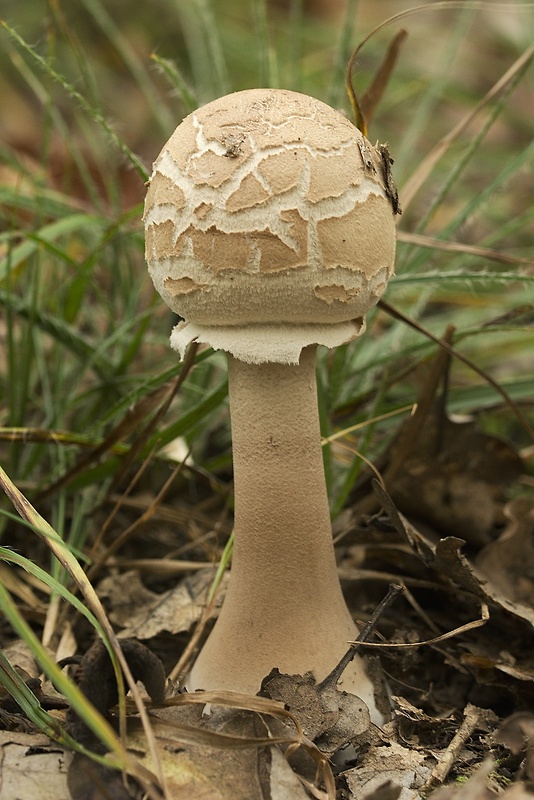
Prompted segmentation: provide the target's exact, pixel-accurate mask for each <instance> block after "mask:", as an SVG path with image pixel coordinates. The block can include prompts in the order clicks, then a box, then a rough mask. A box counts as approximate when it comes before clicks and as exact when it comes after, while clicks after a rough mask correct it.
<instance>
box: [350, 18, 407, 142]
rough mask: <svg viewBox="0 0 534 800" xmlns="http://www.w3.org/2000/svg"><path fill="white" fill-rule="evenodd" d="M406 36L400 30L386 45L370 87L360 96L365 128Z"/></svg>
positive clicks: (405, 32) (386, 83)
mask: <svg viewBox="0 0 534 800" xmlns="http://www.w3.org/2000/svg"><path fill="white" fill-rule="evenodd" d="M407 36H408V32H407V31H405V30H400V31H399V32H398V33H397V34H395V36H394V37H393V39H392V40H391V42H390V43H389V45H388V48H387V50H386V54H385V56H384V58H383V60H382V63H381V64H380V66H379V67H378V70H377V71H376V74H375V76H374V78H373V80H372V82H371V85H370V87H369V88H368V89H367V91H366V92H364V94H363V95H362V98H361V100H360V110H361V113H362V116H363V118H364V120H365V125H366V127H367V128H368V127H369V125H370V124H371V122H372V119H373V116H374V114H375V111H376V109H377V107H378V104H379V103H380V101H381V99H382V96H383V94H384V92H385V90H386V86H387V85H388V83H389V79H390V78H391V74H392V72H393V70H394V68H395V64H396V63H397V59H398V57H399V54H400V49H401V47H402V43H403V42H404V40H405V39H406V37H407ZM351 61H352V59H351ZM352 63H353V62H352ZM351 71H352V70H351Z"/></svg>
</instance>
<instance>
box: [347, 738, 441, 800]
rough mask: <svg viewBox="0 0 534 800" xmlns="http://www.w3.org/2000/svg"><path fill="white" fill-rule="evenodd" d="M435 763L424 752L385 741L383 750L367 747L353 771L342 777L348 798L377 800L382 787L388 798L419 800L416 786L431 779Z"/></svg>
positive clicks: (419, 795)
mask: <svg viewBox="0 0 534 800" xmlns="http://www.w3.org/2000/svg"><path fill="white" fill-rule="evenodd" d="M433 763H434V760H433V758H432V757H431V756H429V755H428V754H427V753H425V752H420V751H418V750H414V749H412V748H408V747H403V746H402V745H401V744H399V743H397V742H393V741H392V742H388V743H387V744H384V745H383V746H382V747H372V748H370V749H369V750H368V751H367V752H366V753H365V755H364V756H363V758H362V761H361V764H360V765H359V766H358V767H356V768H355V769H350V770H347V772H346V773H345V778H346V781H347V785H348V788H349V791H350V792H351V795H350V796H351V797H353V798H355V799H356V798H358V800H376V797H377V794H378V797H382V794H380V792H381V791H382V793H383V792H384V791H385V788H384V787H385V785H387V786H388V789H387V791H388V794H387V797H388V798H390V797H393V796H395V795H394V793H393V790H394V789H399V790H400V791H399V792H398V794H397V795H396V796H397V797H398V798H399V800H420V797H421V794H420V793H419V787H421V786H423V785H424V784H425V783H426V781H427V780H428V778H429V777H430V771H431V768H432V766H433Z"/></svg>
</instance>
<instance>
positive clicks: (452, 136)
mask: <svg viewBox="0 0 534 800" xmlns="http://www.w3.org/2000/svg"><path fill="white" fill-rule="evenodd" d="M436 5H440V3H437V4H436ZM451 5H452V4H451ZM533 57H534V45H531V46H530V47H528V48H527V49H526V50H525V51H524V52H523V53H522V54H521V55H520V56H519V58H518V59H517V60H516V61H515V62H514V63H513V64H512V66H511V67H510V68H509V69H508V70H507V71H506V72H505V73H504V75H502V77H501V78H499V80H498V81H497V82H496V83H495V84H494V85H493V86H492V87H491V89H490V90H489V91H488V92H487V93H486V94H485V95H484V97H483V98H482V100H480V102H478V103H477V104H476V106H475V107H474V108H473V109H471V111H469V113H468V114H466V115H465V116H464V117H463V118H462V119H461V120H460V121H459V122H458V123H457V124H456V125H455V126H454V128H452V130H450V131H449V132H448V133H447V134H445V136H443V138H442V139H441V140H440V141H439V142H438V143H437V144H436V145H435V146H434V147H433V148H432V150H431V151H430V153H428V155H427V156H426V157H425V158H424V159H423V160H422V161H421V163H420V164H419V166H418V167H417V169H416V170H415V171H414V172H413V174H412V176H411V177H410V179H409V180H408V181H407V182H406V184H405V185H404V187H403V189H402V192H401V202H402V206H403V208H404V209H406V208H407V207H408V206H409V204H410V203H411V201H412V200H413V199H414V197H415V195H416V194H417V192H418V191H419V189H420V188H421V186H422V185H423V184H424V182H425V181H426V179H427V178H428V176H429V175H430V174H431V173H432V171H433V169H434V167H435V166H436V164H437V163H438V162H439V161H440V159H441V158H443V156H444V155H445V153H446V152H447V150H448V149H449V147H450V146H451V145H452V144H453V142H455V141H456V139H457V138H458V137H459V136H460V134H461V133H462V132H463V131H464V130H465V129H466V128H467V126H468V125H469V124H470V122H471V121H472V120H473V119H474V118H475V117H476V116H477V114H478V113H479V112H480V111H481V110H482V109H483V108H484V107H485V106H487V105H488V104H489V103H490V102H491V101H492V100H493V99H494V98H495V97H497V96H498V95H499V94H500V93H501V92H502V91H504V89H505V88H506V87H507V86H508V85H509V84H510V82H511V81H513V79H514V78H515V77H516V75H518V73H520V72H521V70H523V69H525V68H526V67H527V66H528V65H529V63H530V61H531V60H532V58H533Z"/></svg>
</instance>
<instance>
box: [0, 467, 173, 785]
mask: <svg viewBox="0 0 534 800" xmlns="http://www.w3.org/2000/svg"><path fill="white" fill-rule="evenodd" d="M0 485H1V487H2V488H3V490H4V492H5V493H6V495H7V496H8V497H9V499H10V500H11V502H12V504H13V506H14V507H15V509H16V510H17V511H18V513H19V514H20V516H21V517H22V518H23V519H25V520H27V521H28V522H29V523H30V524H31V525H32V527H33V529H34V531H35V533H36V534H37V536H38V537H39V538H40V539H41V540H42V541H43V542H44V543H45V544H46V546H47V547H48V548H49V549H50V551H51V552H52V553H53V554H54V556H55V557H56V558H57V560H58V561H59V563H60V564H61V565H62V566H63V567H64V568H65V569H66V570H67V572H68V574H69V575H70V576H71V578H72V579H73V580H74V581H75V583H76V584H77V586H78V588H79V590H80V592H81V593H82V595H83V596H84V598H85V600H86V602H87V605H88V607H89V608H90V609H91V610H92V612H93V613H94V615H95V617H96V618H97V619H98V621H99V623H100V625H101V626H102V629H103V630H104V632H105V634H106V636H107V637H108V641H109V643H110V645H111V647H112V649H113V653H114V655H115V657H116V660H117V661H118V663H119V664H120V667H121V669H122V674H121V671H120V670H118V672H117V673H116V678H117V684H118V686H119V688H120V690H121V691H119V697H120V698H121V699H120V704H119V705H120V715H121V728H122V729H124V719H125V705H124V695H125V692H124V681H123V679H122V675H124V677H125V678H126V681H127V683H128V687H129V689H130V691H131V693H132V697H133V699H134V702H135V704H136V707H137V710H138V712H139V716H140V718H141V721H142V723H143V728H144V730H145V734H146V737H147V743H148V747H149V748H150V751H151V753H152V756H153V760H154V765H155V768H156V770H157V778H158V780H159V781H160V782H161V783H162V784H163V774H162V771H161V765H160V761H159V759H158V756H157V748H156V742H155V739H154V735H153V732H152V729H151V727H150V722H149V719H148V714H147V712H146V708H145V705H144V703H143V700H142V698H141V694H140V692H139V689H138V687H137V684H136V682H135V680H134V679H133V676H132V673H131V670H130V667H129V666H128V662H127V661H126V658H125V657H124V654H123V652H122V649H121V647H120V645H119V642H118V640H117V637H116V635H115V632H114V630H113V628H112V626H111V623H110V622H109V620H108V617H107V614H106V612H105V610H104V607H103V605H102V603H101V602H100V599H99V597H98V595H97V594H96V592H95V590H94V588H93V586H92V584H91V582H90V581H89V580H88V578H87V576H86V574H85V573H84V571H83V570H82V568H81V567H80V565H79V563H78V562H77V561H76V559H75V558H74V556H73V555H72V553H71V552H70V551H69V550H68V549H67V548H66V547H65V544H64V542H63V541H62V540H61V538H60V537H59V535H58V534H57V533H56V531H55V530H54V529H53V528H52V527H51V526H50V525H49V524H48V523H47V522H46V520H44V519H43V518H42V517H41V515H40V514H39V513H38V512H37V511H36V509H35V508H34V507H33V506H32V505H31V503H30V502H29V501H28V500H27V498H26V497H25V496H24V495H23V494H22V492H20V491H19V490H18V488H17V487H16V486H15V485H14V484H13V483H12V481H11V480H10V478H9V477H8V475H7V474H6V473H5V471H4V470H3V469H2V468H1V467H0ZM115 744H116V748H117V750H118V752H120V753H121V756H122V758H123V761H124V762H125V763H128V764H129V767H130V768H131V774H132V775H136V776H137V777H138V778H139V779H140V780H141V781H143V782H146V779H147V775H146V770H144V768H142V767H141V766H140V765H139V764H138V763H137V762H136V761H134V760H133V759H132V758H131V757H130V756H129V755H128V754H127V753H126V751H125V750H124V748H123V746H122V744H121V743H119V742H118V741H117V742H116V743H115ZM152 779H153V776H150V778H149V779H148V782H149V783H150V782H151V780H152ZM149 783H148V784H147V785H149Z"/></svg>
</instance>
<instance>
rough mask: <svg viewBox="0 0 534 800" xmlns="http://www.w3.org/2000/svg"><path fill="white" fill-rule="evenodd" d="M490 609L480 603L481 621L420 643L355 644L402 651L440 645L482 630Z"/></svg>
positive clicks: (468, 623)
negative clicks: (464, 634) (448, 640)
mask: <svg viewBox="0 0 534 800" xmlns="http://www.w3.org/2000/svg"><path fill="white" fill-rule="evenodd" d="M489 618H490V615H489V608H488V606H487V605H486V603H484V602H483V601H481V603H480V619H474V620H472V621H471V622H466V623H465V625H460V627H458V628H454V630H452V631H447V632H446V633H442V634H440V635H439V636H434V637H432V639H423V640H422V641H420V642H354V644H357V645H358V646H361V647H373V648H383V649H393V648H397V649H401V650H407V649H408V648H410V647H422V646H423V645H429V644H438V643H439V642H444V641H446V640H447V639H452V638H454V637H455V636H459V635H460V634H462V633H467V632H468V631H472V630H474V628H481V627H482V626H483V625H485V624H486V622H487V621H488V620H489Z"/></svg>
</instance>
